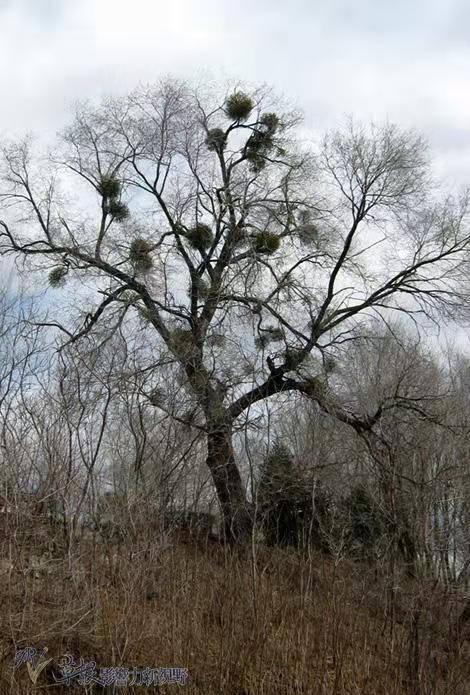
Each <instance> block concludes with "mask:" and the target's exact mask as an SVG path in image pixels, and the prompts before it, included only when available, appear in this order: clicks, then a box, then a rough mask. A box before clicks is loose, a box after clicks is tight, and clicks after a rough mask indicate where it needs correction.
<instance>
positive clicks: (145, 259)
mask: <svg viewBox="0 0 470 695" xmlns="http://www.w3.org/2000/svg"><path fill="white" fill-rule="evenodd" d="M151 251H152V245H151V244H150V243H149V242H148V241H146V239H134V241H133V242H132V244H131V246H130V249H129V260H130V262H131V263H132V265H133V266H134V267H135V269H136V270H138V271H140V272H146V271H148V270H150V269H151V268H152V266H153V260H152V257H151V255H150V253H151Z"/></svg>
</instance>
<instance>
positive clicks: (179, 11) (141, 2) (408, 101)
mask: <svg viewBox="0 0 470 695" xmlns="http://www.w3.org/2000/svg"><path fill="white" fill-rule="evenodd" d="M469 36H470V5H469V4H468V3H466V2H464V0H445V1H444V0H439V2H437V0H418V1H416V0H395V1H394V2H388V1H387V0H381V1H377V0H355V1H354V2H353V1H352V0H343V1H341V0H329V1H326V0H325V1H323V2H318V1H317V2H315V0H290V2H285V0H283V2H278V1H277V0H269V1H267V0H266V1H262V0H238V2H233V0H232V1H229V0H197V1H194V2H191V1H190V0H170V1H168V0H167V1H166V2H165V3H162V2H159V0H132V1H131V2H130V1H129V0H126V1H124V0H0V89H1V96H2V100H1V103H2V105H1V109H0V131H2V132H3V133H11V132H17V133H20V132H22V131H25V130H32V131H37V132H43V131H44V130H46V129H47V130H51V131H54V130H56V129H57V128H58V127H59V126H60V125H61V124H63V123H64V122H65V121H66V120H67V117H68V112H69V111H68V110H69V109H70V104H71V102H73V101H74V100H75V99H77V98H84V97H90V98H97V97H99V96H100V95H101V94H105V93H116V92H118V93H119V92H125V91H126V90H128V89H130V88H132V87H134V86H136V85H137V84H138V83H139V82H148V81H152V80H154V79H155V78H157V77H158V76H161V75H162V74H168V73H171V74H174V75H177V76H184V77H187V76H188V77H190V76H192V75H197V74H198V73H200V72H201V71H204V70H211V71H212V72H213V74H214V75H215V76H219V75H220V76H221V77H224V78H225V77H236V78H240V79H246V80H249V81H252V82H267V83H270V84H271V85H273V86H274V87H275V88H276V89H277V90H278V91H279V92H280V93H282V94H284V95H285V96H287V97H289V98H290V99H292V100H293V101H294V102H295V103H296V104H297V105H298V106H300V107H302V109H303V110H304V112H305V115H306V118H307V123H308V125H309V126H310V127H312V128H314V129H315V130H317V129H318V130H319V131H322V130H324V129H325V128H328V127H331V126H332V125H335V123H338V122H339V121H340V120H341V119H342V118H343V117H344V116H345V115H347V114H352V115H354V116H355V117H356V118H358V119H363V120H364V119H366V120H367V119H371V118H372V119H374V120H378V121H380V120H383V119H385V118H388V119H389V120H391V121H394V122H397V123H399V124H401V125H403V126H406V127H408V126H413V127H416V128H418V129H419V130H421V131H422V132H423V133H424V134H425V135H426V136H427V137H428V139H429V141H430V143H431V146H432V148H433V150H434V153H435V156H436V160H437V166H438V172H439V175H442V176H444V175H445V177H446V179H447V183H450V184H453V183H455V182H456V183H466V182H469V183H470V130H469V126H470V90H469V89H468V86H469V84H468V83H469V76H470V44H469Z"/></svg>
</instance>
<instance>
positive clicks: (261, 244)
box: [253, 232, 281, 253]
mask: <svg viewBox="0 0 470 695" xmlns="http://www.w3.org/2000/svg"><path fill="white" fill-rule="evenodd" d="M280 245H281V237H280V236H279V234H273V233H272V232H259V234H257V235H256V236H255V237H254V238H253V249H254V251H256V253H275V252H276V251H277V250H278V248H279V246H280Z"/></svg>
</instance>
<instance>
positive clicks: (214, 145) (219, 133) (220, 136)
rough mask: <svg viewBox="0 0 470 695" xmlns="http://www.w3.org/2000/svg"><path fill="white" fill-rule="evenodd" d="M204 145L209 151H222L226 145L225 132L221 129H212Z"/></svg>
mask: <svg viewBox="0 0 470 695" xmlns="http://www.w3.org/2000/svg"><path fill="white" fill-rule="evenodd" d="M206 145H207V147H208V148H209V149H210V150H214V151H217V150H222V149H223V148H224V147H225V145H226V140H225V132H224V131H223V130H222V128H212V130H209V132H208V133H207V137H206Z"/></svg>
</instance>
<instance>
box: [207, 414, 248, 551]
mask: <svg viewBox="0 0 470 695" xmlns="http://www.w3.org/2000/svg"><path fill="white" fill-rule="evenodd" d="M207 465H208V467H209V470H210V472H211V475H212V480H213V481H214V486H215V489H216V492H217V497H218V500H219V504H220V507H221V512H222V517H223V529H224V539H225V542H226V543H228V544H230V545H242V544H243V543H245V542H246V541H247V540H248V539H249V537H250V534H251V531H252V526H253V517H252V513H251V510H250V505H249V504H248V501H247V499H246V493H245V489H244V487H243V483H242V479H241V476H240V471H239V470H238V467H237V464H236V462H235V455H234V451H233V445H232V432H231V429H229V428H227V427H224V428H216V429H210V430H209V432H208V435H207Z"/></svg>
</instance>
